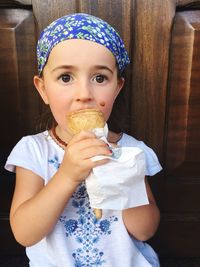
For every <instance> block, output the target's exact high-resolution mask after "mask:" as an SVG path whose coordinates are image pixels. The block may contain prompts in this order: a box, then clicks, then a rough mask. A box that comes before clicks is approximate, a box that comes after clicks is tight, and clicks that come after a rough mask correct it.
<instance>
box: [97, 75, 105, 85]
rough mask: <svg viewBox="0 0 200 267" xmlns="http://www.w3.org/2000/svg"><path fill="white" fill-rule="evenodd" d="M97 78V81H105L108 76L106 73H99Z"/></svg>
mask: <svg viewBox="0 0 200 267" xmlns="http://www.w3.org/2000/svg"><path fill="white" fill-rule="evenodd" d="M95 80H96V82H97V83H103V82H104V81H105V80H106V77H105V76H104V75H97V76H96V77H95Z"/></svg>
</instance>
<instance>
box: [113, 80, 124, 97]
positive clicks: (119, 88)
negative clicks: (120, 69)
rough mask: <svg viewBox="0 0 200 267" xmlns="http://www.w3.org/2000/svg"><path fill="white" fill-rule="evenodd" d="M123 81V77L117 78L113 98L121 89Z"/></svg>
mask: <svg viewBox="0 0 200 267" xmlns="http://www.w3.org/2000/svg"><path fill="white" fill-rule="evenodd" d="M124 83H125V79H124V78H123V77H120V78H118V82H117V88H116V95H115V98H116V97H117V96H118V94H119V93H120V91H121V90H122V88H123V86H124Z"/></svg>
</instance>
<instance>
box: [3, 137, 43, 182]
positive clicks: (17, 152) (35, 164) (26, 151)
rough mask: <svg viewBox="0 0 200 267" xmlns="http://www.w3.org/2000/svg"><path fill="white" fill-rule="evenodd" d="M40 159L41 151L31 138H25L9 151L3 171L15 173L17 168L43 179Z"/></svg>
mask: <svg viewBox="0 0 200 267" xmlns="http://www.w3.org/2000/svg"><path fill="white" fill-rule="evenodd" d="M41 158H42V154H41V149H39V147H38V144H37V142H35V140H34V139H33V138H32V137H31V136H26V137H23V138H22V139H21V140H20V141H19V142H18V143H17V144H16V145H15V147H14V148H13V150H12V151H11V153H10V155H9V156H8V158H7V161H6V164H5V169H6V170H8V171H10V172H15V171H16V166H18V167H22V168H25V169H28V170H30V171H32V172H34V173H35V174H37V175H39V176H40V177H44V173H43V168H42V166H41V162H42V160H41Z"/></svg>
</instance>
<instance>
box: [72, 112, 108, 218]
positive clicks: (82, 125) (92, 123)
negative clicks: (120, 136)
mask: <svg viewBox="0 0 200 267" xmlns="http://www.w3.org/2000/svg"><path fill="white" fill-rule="evenodd" d="M104 125H105V121H104V117H103V114H102V112H101V111H99V110H97V109H83V110H78V111H74V112H71V113H70V114H68V115H67V128H68V131H69V132H70V133H71V134H72V135H74V134H78V133H79V132H81V131H83V130H85V131H89V130H93V129H95V128H103V127H104ZM94 214H95V217H96V219H100V218H101V217H102V210H101V209H94Z"/></svg>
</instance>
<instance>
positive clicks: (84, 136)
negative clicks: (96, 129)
mask: <svg viewBox="0 0 200 267" xmlns="http://www.w3.org/2000/svg"><path fill="white" fill-rule="evenodd" d="M89 138H96V136H95V134H94V133H92V132H89V131H81V132H80V133H79V134H76V135H74V136H73V137H72V139H71V140H70V142H69V143H68V146H69V145H71V144H75V143H77V142H80V141H82V140H86V139H89Z"/></svg>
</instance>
